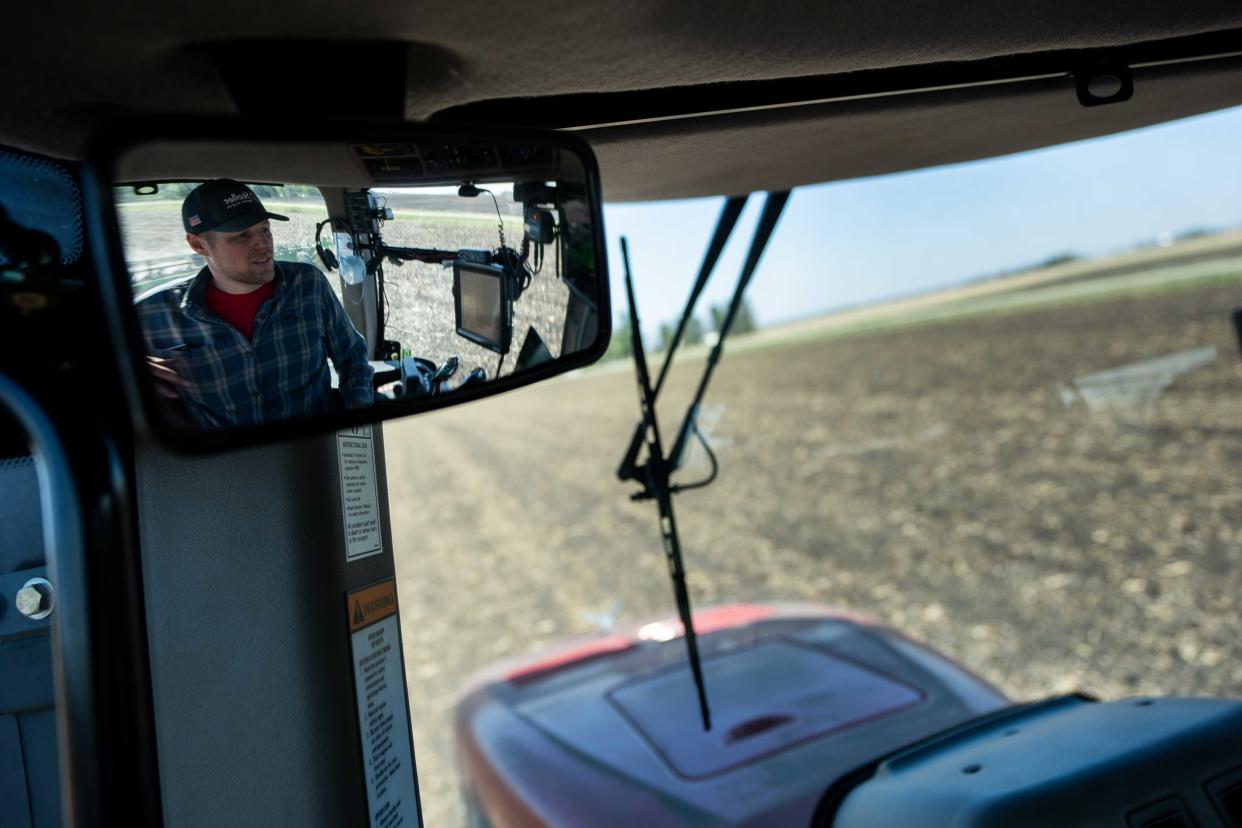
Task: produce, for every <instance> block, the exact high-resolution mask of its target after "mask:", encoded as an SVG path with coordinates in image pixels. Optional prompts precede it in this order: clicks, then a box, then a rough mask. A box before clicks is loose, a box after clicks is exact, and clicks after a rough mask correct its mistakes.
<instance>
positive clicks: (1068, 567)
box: [387, 110, 1242, 824]
mask: <svg viewBox="0 0 1242 828" xmlns="http://www.w3.org/2000/svg"><path fill="white" fill-rule="evenodd" d="M1239 134H1242V111H1239V110H1232V111H1226V112H1223V113H1219V114H1215V115H1210V116H1205V117H1200V118H1195V119H1190V120H1187V121H1183V122H1179V123H1174V124H1169V125H1164V126H1159V127H1155V128H1150V129H1146V130H1141V131H1136V132H1133V133H1127V134H1123V135H1118V136H1113V137H1109V138H1104V139H1097V140H1093V141H1087V142H1082V143H1079V144H1074V145H1069V146H1064V147H1055V148H1050V149H1046V150H1041V151H1037V152H1031V153H1025V154H1022V155H1017V156H1012V157H1007V158H1001V159H995V160H987V161H980V162H976V163H972V164H963V165H957V166H953V167H948V168H941V169H936V170H929V171H921V172H913V173H906V174H900V175H893V176H886V177H882V178H876V179H870V180H864V181H855V182H845V183H836V184H828V185H823V186H818V187H807V188H804V189H801V190H798V191H796V192H795V193H794V194H793V196H792V199H791V201H790V203H789V206H788V207H787V209H786V213H785V216H784V218H783V220H782V223H781V224H780V225H779V226H778V227H777V228H776V231H775V235H774V237H773V240H772V243H771V246H770V248H769V250H768V252H767V254H766V255H765V257H764V259H763V261H762V264H761V266H760V267H759V269H758V272H757V273H756V275H755V278H754V282H753V285H752V289H751V290H750V292H749V293H748V296H747V304H746V306H745V308H744V310H743V313H742V314H741V315H739V324H738V327H737V329H735V331H734V337H735V338H732V337H731V338H730V340H729V341H728V345H727V347H726V349H725V354H726V355H725V358H724V360H723V362H722V363H721V365H720V367H719V369H718V370H717V372H716V374H715V377H714V379H713V382H712V385H711V387H710V389H709V390H708V393H707V396H706V398H705V400H704V408H703V411H702V414H701V416H700V419H699V426H700V431H701V432H702V433H703V434H704V436H705V438H706V440H707V442H708V443H709V444H710V446H711V448H712V450H713V452H714V453H715V455H716V457H717V459H718V461H719V465H720V472H719V477H718V479H717V480H716V481H715V482H714V483H713V484H712V485H711V487H709V488H706V489H703V490H700V491H694V492H688V493H686V494H684V495H680V496H679V497H678V499H677V510H678V513H677V514H678V520H679V524H680V530H681V541H682V550H683V555H684V558H685V565H686V569H687V572H688V582H689V589H690V594H691V598H692V600H693V602H694V604H695V606H696V607H697V608H703V607H707V606H710V605H721V604H733V603H740V602H748V603H764V602H772V601H780V602H809V603H815V604H823V605H835V606H840V607H844V608H848V609H849V610H852V611H854V612H858V613H861V614H863V615H867V616H871V617H873V618H875V619H878V620H879V621H881V622H882V623H884V624H887V625H890V626H892V627H895V628H897V629H899V630H901V631H903V632H905V633H906V634H908V635H910V636H912V637H914V638H916V639H919V640H922V641H924V642H927V643H928V644H930V645H931V646H932V647H933V648H934V649H936V650H938V651H940V652H942V653H944V654H945V655H946V656H948V657H949V658H951V659H954V660H956V661H958V662H960V663H961V664H962V665H964V666H965V667H966V668H968V669H969V670H971V671H973V672H975V673H977V674H979V675H981V676H982V677H984V678H985V679H987V680H988V681H990V682H991V683H993V684H995V685H996V686H997V687H999V688H1000V689H1002V690H1003V691H1004V692H1005V693H1006V694H1008V695H1009V696H1010V697H1011V698H1013V699H1015V700H1027V699H1036V698H1044V697H1047V696H1049V695H1052V694H1057V693H1064V692H1070V691H1083V692H1086V693H1092V694H1095V695H1097V696H1100V697H1103V698H1116V697H1119V696H1125V695H1133V694H1177V695H1235V696H1236V695H1238V694H1239V693H1242V668H1239V666H1238V664H1239V644H1238V641H1239V640H1240V636H1239V633H1240V632H1242V629H1240V625H1239V622H1238V613H1237V609H1236V601H1237V596H1238V595H1239V594H1240V593H1242V583H1240V579H1242V576H1240V575H1239V568H1238V567H1237V566H1236V563H1237V559H1238V556H1239V549H1240V548H1242V490H1239V488H1238V487H1237V486H1236V485H1235V483H1234V479H1235V477H1236V474H1237V470H1238V468H1239V463H1240V462H1242V423H1240V422H1239V416H1240V414H1239V412H1242V362H1240V360H1239V340H1238V335H1237V330H1236V328H1235V320H1234V318H1233V315H1232V314H1233V312H1234V308H1235V307H1237V306H1240V305H1242V198H1240V197H1239V194H1240V193H1242V155H1239V154H1238V153H1237V151H1236V148H1237V146H1238V136H1239ZM752 202H753V200H752ZM720 206H721V200H720V199H707V200H702V201H694V202H681V203H676V204H649V205H614V206H611V207H610V208H609V209H608V210H606V214H605V215H606V223H607V226H608V230H609V243H610V250H609V254H610V256H611V257H612V273H613V290H614V309H615V310H616V311H617V312H618V316H617V318H616V320H615V322H614V341H613V349H612V355H613V356H614V357H615V358H614V359H611V360H609V361H605V362H603V363H601V364H599V365H597V366H595V367H594V368H592V369H591V370H589V371H584V372H581V373H580V375H578V376H575V377H573V378H570V379H568V380H566V381H563V382H557V383H549V384H546V385H543V386H540V387H538V388H532V389H530V390H527V391H524V392H522V393H520V394H513V395H507V396H502V397H499V398H496V399H493V400H489V401H486V402H484V403H479V404H476V405H471V406H467V407H464V408H460V409H454V410H452V411H446V412H442V413H437V414H434V415H431V416H426V417H420V418H418V419H417V420H415V421H410V422H403V423H398V424H395V425H391V426H389V427H388V431H389V433H390V434H395V435H396V437H395V439H390V440H389V441H388V443H387V445H388V456H387V464H388V466H387V468H388V478H389V488H390V500H391V502H392V503H393V504H394V505H393V513H392V527H393V537H394V542H395V544H396V559H397V568H398V574H399V576H400V578H401V584H402V589H403V590H405V592H404V593H403V605H404V607H405V615H404V618H403V620H404V622H405V625H406V626H405V633H404V634H405V641H406V642H407V646H406V659H407V671H408V673H409V675H410V677H411V685H412V686H414V687H418V688H419V690H418V691H417V692H416V693H415V694H414V695H413V696H412V699H411V711H412V715H413V717H414V730H415V739H416V741H417V742H418V744H419V763H420V767H419V776H420V780H421V784H422V788H423V803H424V807H425V808H426V812H427V815H428V816H427V818H428V822H429V824H438V823H439V822H440V821H441V819H437V815H444V814H448V815H450V816H443V817H442V819H443V821H445V822H450V821H452V819H453V818H452V816H451V815H452V814H455V813H456V812H455V811H454V809H455V808H457V807H459V806H458V805H457V803H456V795H455V793H454V791H455V787H454V786H455V780H454V778H453V774H452V767H453V765H452V762H453V760H452V744H451V730H450V715H449V714H450V710H451V705H452V699H453V697H454V694H455V693H456V692H457V691H458V690H459V688H460V686H461V683H462V682H463V681H464V679H465V678H466V676H468V675H469V674H470V673H471V672H473V671H474V670H476V669H478V668H480V667H482V666H483V665H485V664H487V663H489V662H491V661H494V660H496V659H499V658H502V657H508V656H513V655H516V654H521V653H524V652H526V651H528V650H530V649H532V648H537V647H539V646H540V645H546V644H548V643H549V642H553V641H556V640H559V639H561V638H564V637H566V636H571V635H579V634H587V633H591V632H593V631H597V630H600V629H601V628H606V627H607V622H608V621H609V620H610V619H611V618H612V617H614V616H616V615H620V616H621V617H625V618H643V617H652V616H665V617H673V616H674V615H675V610H674V606H673V603H672V597H671V591H670V588H669V584H668V574H667V568H666V564H665V560H664V555H663V551H662V549H661V545H660V534H659V527H658V524H657V520H656V514H655V508H654V506H652V504H650V503H637V504H636V503H632V502H630V501H629V499H628V498H627V495H628V493H629V492H630V491H632V490H633V489H634V486H633V485H621V484H619V483H618V481H617V479H616V476H615V469H616V466H617V463H618V461H619V459H620V456H621V454H622V452H623V450H624V448H625V446H626V445H627V443H628V441H629V438H630V435H631V433H632V431H633V428H634V424H635V422H636V421H637V419H638V416H639V408H638V400H637V394H636V390H635V383H634V372H633V367H632V363H631V361H630V360H629V359H628V348H629V342H628V339H627V338H626V336H627V334H626V329H627V327H628V322H627V321H626V319H625V317H624V309H625V301H624V294H623V290H624V288H623V281H622V274H623V268H622V265H621V261H620V258H619V250H618V249H617V248H618V236H620V235H626V236H627V237H628V240H629V245H630V250H631V258H632V263H633V268H634V273H635V280H636V290H637V293H638V297H639V304H640V311H641V315H642V323H643V327H644V331H643V332H644V336H645V337H646V342H647V345H648V348H649V350H650V351H651V355H650V360H651V363H652V365H653V372H654V371H655V370H658V366H659V364H660V361H661V359H662V357H661V355H660V354H659V349H660V347H661V344H662V343H663V342H667V341H668V339H669V332H670V331H671V330H672V329H673V327H674V326H675V325H676V322H677V320H678V316H679V313H680V310H681V305H682V303H683V302H684V300H685V296H686V294H687V293H688V292H689V289H690V285H691V283H692V280H693V276H694V273H695V271H696V270H697V268H698V265H699V262H700V260H701V257H702V255H703V251H704V249H705V247H706V245H707V242H708V239H709V237H710V234H711V231H712V225H713V222H714V219H715V217H716V215H717V214H718V213H719V211H720ZM757 214H758V205H757V204H754V203H752V204H751V205H749V206H748V208H747V211H746V212H745V213H744V215H743V220H742V222H741V224H740V225H739V230H738V232H737V233H736V234H735V238H734V239H733V241H732V242H731V244H730V245H729V247H728V248H727V251H726V254H725V257H724V259H723V260H722V263H721V265H720V266H719V268H718V270H717V277H716V279H715V280H714V283H713V285H712V286H711V287H710V288H709V290H708V291H707V293H706V295H705V297H704V300H703V302H702V303H701V305H700V308H699V310H698V313H697V316H696V321H695V322H694V323H693V324H692V325H691V327H690V329H688V335H687V339H686V346H685V347H684V349H683V351H682V352H681V353H680V354H679V357H680V359H679V362H678V363H677V366H676V367H675V368H674V369H673V371H672V373H671V375H670V379H669V381H668V383H667V384H666V387H665V388H664V390H663V392H662V394H661V402H660V406H659V411H660V417H661V424H662V427H663V429H664V438H665V443H666V447H667V445H668V443H670V442H671V440H672V435H673V434H674V433H675V428H676V426H677V425H678V423H679V422H680V419H681V416H682V413H683V411H684V408H685V406H686V404H687V402H688V401H689V400H690V398H691V397H692V395H693V392H694V389H695V386H696V384H697V382H698V379H699V377H700V375H701V372H702V369H703V362H704V356H705V354H706V351H707V347H706V346H707V345H710V344H711V342H712V341H713V339H714V337H715V335H716V332H715V328H716V327H717V326H718V324H719V320H720V318H721V317H722V316H723V312H722V311H723V307H724V306H725V304H726V303H727V301H728V297H729V294H730V291H731V290H732V287H733V282H734V280H735V278H736V274H737V273H738V270H739V268H740V265H741V261H742V259H743V257H744V255H745V250H746V246H747V245H748V243H749V235H750V233H751V232H752V231H753V227H754V222H755V219H756V216H757ZM709 473H710V464H709V462H708V461H707V459H706V452H704V451H703V450H702V448H701V446H700V445H698V444H697V443H696V444H695V445H694V448H693V449H692V453H691V455H690V456H689V457H688V458H687V461H686V464H685V466H684V467H683V468H682V469H681V471H679V472H678V474H677V475H676V476H675V478H674V482H678V483H683V484H685V483H692V482H695V481H696V480H698V479H701V478H703V477H706V476H707V475H708V474H709ZM478 492H487V494H486V495H485V496H475V495H469V496H465V495H464V494H463V493H478ZM463 596H466V597H465V598H463Z"/></svg>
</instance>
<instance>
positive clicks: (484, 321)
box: [453, 262, 510, 353]
mask: <svg viewBox="0 0 1242 828" xmlns="http://www.w3.org/2000/svg"><path fill="white" fill-rule="evenodd" d="M453 277H454V282H455V284H454V288H455V290H454V293H455V294H456V297H457V332H458V333H459V334H461V335H462V336H465V337H467V338H469V339H471V340H473V341H475V342H477V343H479V344H480V345H484V346H486V347H488V348H491V349H492V350H494V351H497V352H499V353H505V352H507V351H508V350H509V339H510V336H509V333H510V330H509V315H508V312H507V308H506V304H505V291H504V271H503V270H501V269H500V268H498V267H493V266H491V265H480V264H470V263H467V262H457V264H456V265H454V269H453Z"/></svg>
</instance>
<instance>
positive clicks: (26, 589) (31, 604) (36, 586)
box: [13, 578, 56, 621]
mask: <svg viewBox="0 0 1242 828" xmlns="http://www.w3.org/2000/svg"><path fill="white" fill-rule="evenodd" d="M55 603H56V599H55V593H54V592H53V590H52V585H51V584H50V583H48V582H47V580H46V579H44V578H31V579H30V580H29V581H27V582H26V583H25V585H24V586H23V587H22V588H21V589H19V590H18V591H17V597H16V598H14V599H13V606H15V607H17V611H18V612H20V613H21V614H22V615H24V616H26V617H27V618H29V619H30V620H31V621H42V620H43V619H44V618H47V617H48V616H49V615H51V614H52V606H53V605H54V604H55Z"/></svg>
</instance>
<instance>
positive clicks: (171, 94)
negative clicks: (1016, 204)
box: [0, 0, 1242, 201]
mask: <svg viewBox="0 0 1242 828" xmlns="http://www.w3.org/2000/svg"><path fill="white" fill-rule="evenodd" d="M5 16H6V27H5V28H6V30H7V31H8V32H9V41H8V42H7V43H6V44H5V47H4V49H3V50H2V51H0V66H3V71H4V76H5V77H6V78H8V81H9V82H8V83H7V84H5V85H4V87H3V88H2V89H0V113H2V114H0V143H2V144H5V145H8V146H13V147H17V148H20V149H26V150H31V151H36V152H40V153H43V154H47V155H52V156H56V157H65V158H80V157H82V155H83V154H84V152H85V149H86V145H87V140H88V136H89V135H90V134H92V133H93V132H94V131H95V130H96V129H98V128H99V127H100V126H102V125H105V124H109V123H115V122H117V121H122V122H123V121H124V120H125V119H126V118H127V117H130V116H131V115H132V114H134V113H139V112H142V113H147V114H150V113H166V114H198V115H238V114H240V115H247V116H269V117H277V118H288V119H293V120H297V119H306V120H307V121H308V122H312V121H324V120H340V119H349V120H366V121H386V122H392V121H394V120H407V121H411V122H415V121H425V120H430V121H436V122H441V123H472V124H482V123H491V124H498V123H499V124H508V125H514V126H532V127H551V128H557V129H571V130H575V131H579V132H580V133H581V134H582V135H583V137H585V138H586V139H587V140H588V141H590V143H591V144H592V145H593V146H594V148H595V150H596V152H597V154H598V156H599V162H600V167H601V174H602V176H603V186H604V194H605V197H606V198H608V199H609V200H612V201H628V200H648V199H665V198H679V197H689V196H703V195H712V194H720V193H736V192H746V191H751V190H756V189H776V188H785V187H792V186H795V185H800V184H808V183H814V182H822V181H830V180H839V179H846V178H855V177H860V176H867V175H877V174H883V173H889V172H896V171H899V170H905V169H914V168H918V167H924V166H929V165H938V164H945V163H953V162H958V161H967V160H973V159H976V158H982V157H987V156H991V155H1000V154H1006V153H1011V152H1017V151H1022V150H1027V149H1033V148H1036V147H1040V146H1046V145H1049V144H1055V143H1060V142H1065V141H1070V140H1076V139H1080V138H1085V137H1090V136H1094V135H1103V134H1107V133H1111V132H1116V131H1120V130H1126V129H1133V128H1136V127H1140V126H1145V125H1148V124H1152V123H1158V122H1160V121H1165V120H1170V119H1174V118H1180V117H1185V116H1189V115H1193V114H1196V113H1201V112H1207V111H1211V110H1214V109H1220V108H1223V107H1228V106H1233V105H1237V104H1242V82H1240V81H1242V5H1239V4H1238V3H1237V2H1236V1H1235V0H1201V1H1198V0H1197V1H1195V2H1187V3H1179V4H1168V3H1156V2H1145V3H1133V2H1129V0H1104V2H1099V3H1092V4H1086V5H1084V4H1081V3H1078V2H1072V0H1057V2H1047V0H1017V1H1016V2H1012V3H1005V4H996V3H989V2H981V1H980V0H957V2H946V3H940V4H936V5H935V6H930V5H923V6H919V5H917V4H916V5H911V4H908V3H901V2H896V0H883V2H879V3H876V2H867V3H862V2H855V3H822V2H818V1H817V0H795V1H794V2H780V3H742V2H725V3H712V4H707V5H701V4H700V5H692V4H668V3H651V2H640V3H620V4H618V3H608V2H602V0H576V2H552V3H548V4H544V5H541V6H540V7H539V8H538V10H537V11H532V10H531V9H530V8H529V7H521V6H516V5H497V4H494V3H489V2H483V0H458V2H454V3H445V4H435V3H429V2H408V0H400V1H399V2H398V0H377V1H376V2H372V3H369V4H365V5H361V6H360V5H358V4H350V3H342V2H332V1H331V0H303V1H302V2H297V3H275V4H258V5H256V4H253V3H241V2H237V1H236V0H222V1H221V2H218V3H215V4H212V5H210V6H204V7H203V8H201V9H198V10H195V11H194V12H187V11H185V9H184V8H181V7H178V6H175V5H173V6H170V5H168V4H166V3H160V2H155V0H135V2H132V3H126V4H124V5H122V6H115V5H113V6H109V5H99V4H94V3H88V2H85V0H66V2H61V3H55V4H35V3H23V4H18V5H14V6H11V7H9V8H7V9H6V12H5ZM1101 72H1102V73H1107V74H1110V76H1111V75H1112V73H1116V72H1123V73H1126V74H1129V73H1132V76H1133V95H1132V97H1130V99H1129V100H1126V101H1124V102H1122V103H1115V104H1109V105H1102V106H1083V104H1082V103H1080V101H1079V97H1078V92H1079V88H1080V87H1081V86H1082V85H1083V84H1089V83H1090V80H1091V77H1092V76H1093V74H1094V73H1101Z"/></svg>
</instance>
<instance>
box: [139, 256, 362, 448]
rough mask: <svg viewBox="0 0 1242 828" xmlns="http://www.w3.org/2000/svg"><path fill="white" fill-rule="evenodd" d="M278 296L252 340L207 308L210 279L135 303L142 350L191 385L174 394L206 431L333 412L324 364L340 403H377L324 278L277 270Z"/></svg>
mask: <svg viewBox="0 0 1242 828" xmlns="http://www.w3.org/2000/svg"><path fill="white" fill-rule="evenodd" d="M275 268H276V292H275V294H274V295H273V296H272V298H270V299H268V300H267V301H265V302H264V303H263V304H262V305H261V306H260V307H259V311H258V313H257V314H256V315H255V320H254V332H253V338H252V339H250V340H247V339H246V337H245V336H243V335H242V333H241V332H240V331H238V330H237V329H236V328H234V327H233V326H232V325H230V324H229V323H228V322H225V321H224V320H223V319H221V318H220V317H218V316H216V315H215V314H213V313H212V312H211V311H210V310H208V309H207V300H206V295H207V294H206V291H207V284H208V282H209V281H210V280H211V271H210V270H208V269H207V268H205V267H204V268H203V269H202V270H201V271H199V273H198V275H197V276H195V277H194V278H192V279H189V280H186V281H182V282H176V283H174V284H172V285H167V286H165V287H161V288H156V289H155V290H153V291H150V292H148V293H146V294H144V295H142V296H140V297H138V299H137V300H136V301H135V306H136V309H137V311H138V321H139V324H140V325H141V326H142V333H143V338H144V339H145V340H146V346H147V352H148V353H150V354H152V355H154V356H157V357H162V358H165V359H168V360H170V367H171V368H172V369H173V370H174V371H176V372H177V373H178V374H180V375H181V376H182V377H184V378H185V379H187V380H189V381H190V384H191V386H190V387H189V388H178V392H179V394H180V396H181V401H182V402H183V403H184V405H185V409H186V411H187V413H188V414H189V415H190V416H191V417H192V418H193V419H194V421H195V422H196V423H198V425H199V426H201V427H202V428H205V429H217V428H224V427H226V426H245V425H253V424H255V423H264V422H272V421H276V420H283V419H287V418H289V417H306V416H310V415H314V414H322V413H325V412H328V411H331V410H333V409H334V408H335V407H336V406H335V405H334V403H333V394H332V382H331V374H330V372H329V370H328V360H329V359H331V360H332V364H333V365H334V366H335V367H336V371H337V374H338V375H339V377H340V389H339V390H340V398H341V402H343V403H344V404H345V405H370V404H371V403H372V402H373V401H374V390H373V388H372V385H371V378H372V375H373V374H374V372H373V371H372V369H371V365H370V363H369V362H368V361H367V345H366V340H364V339H363V338H362V336H361V335H360V334H359V333H358V331H357V330H356V329H355V328H354V326H353V323H351V322H350V321H349V317H348V316H346V314H345V309H344V308H343V307H342V306H341V303H340V301H339V300H338V299H337V298H336V294H334V293H333V292H332V288H331V287H330V286H329V285H328V280H327V278H326V277H325V276H324V275H323V273H322V272H320V271H319V270H318V269H317V268H315V267H314V266H312V265H308V264H301V263H299V262H276V265H275Z"/></svg>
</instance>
